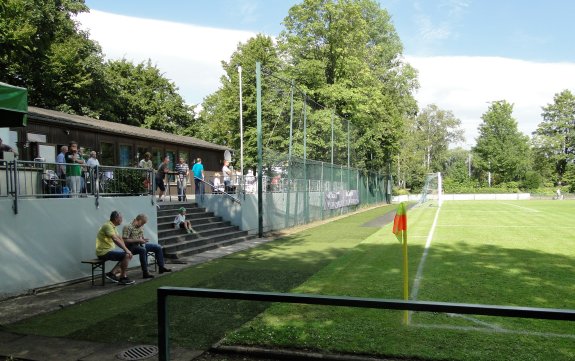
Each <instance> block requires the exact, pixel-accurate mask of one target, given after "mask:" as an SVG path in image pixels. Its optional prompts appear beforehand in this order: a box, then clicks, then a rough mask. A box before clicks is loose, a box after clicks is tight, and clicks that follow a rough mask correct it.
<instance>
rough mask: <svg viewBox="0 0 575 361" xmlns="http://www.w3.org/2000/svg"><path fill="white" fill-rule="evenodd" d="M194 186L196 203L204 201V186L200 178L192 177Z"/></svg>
mask: <svg viewBox="0 0 575 361" xmlns="http://www.w3.org/2000/svg"><path fill="white" fill-rule="evenodd" d="M194 185H195V186H196V202H197V201H198V200H201V201H202V202H203V201H204V184H203V183H202V180H201V179H200V178H196V177H194Z"/></svg>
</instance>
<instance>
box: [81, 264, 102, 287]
mask: <svg viewBox="0 0 575 361" xmlns="http://www.w3.org/2000/svg"><path fill="white" fill-rule="evenodd" d="M82 263H86V264H89V265H90V266H92V286H94V279H95V276H96V273H97V272H98V270H100V271H101V272H102V274H101V277H102V286H104V285H105V284H106V260H104V259H99V258H94V259H86V260H83V261H82Z"/></svg>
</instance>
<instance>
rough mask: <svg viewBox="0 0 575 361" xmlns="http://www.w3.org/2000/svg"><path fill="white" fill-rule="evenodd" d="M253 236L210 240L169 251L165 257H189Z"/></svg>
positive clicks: (252, 237)
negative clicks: (183, 248) (202, 243)
mask: <svg viewBox="0 0 575 361" xmlns="http://www.w3.org/2000/svg"><path fill="white" fill-rule="evenodd" d="M254 238H255V235H246V236H243V237H238V238H232V239H227V240H223V241H219V242H212V243H208V244H205V245H199V246H197V247H191V248H187V249H185V250H181V251H176V252H174V253H169V254H168V256H166V258H167V259H178V258H183V257H189V256H192V255H195V254H198V253H203V252H206V251H210V250H212V249H216V248H220V247H225V246H230V245H232V244H236V243H240V242H245V241H248V240H250V239H254Z"/></svg>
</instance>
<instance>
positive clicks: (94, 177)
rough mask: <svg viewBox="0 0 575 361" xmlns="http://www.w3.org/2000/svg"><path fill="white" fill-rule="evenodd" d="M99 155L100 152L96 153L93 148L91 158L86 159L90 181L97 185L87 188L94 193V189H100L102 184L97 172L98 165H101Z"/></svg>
mask: <svg viewBox="0 0 575 361" xmlns="http://www.w3.org/2000/svg"><path fill="white" fill-rule="evenodd" d="M97 156H98V154H97V153H96V151H95V150H93V151H91V152H90V158H88V160H87V161H86V165H87V166H88V167H89V168H88V171H89V179H88V181H89V182H90V184H94V185H95V187H91V188H92V189H87V191H90V192H92V193H94V191H95V190H96V189H98V187H99V186H100V180H99V179H98V174H97V173H96V169H97V167H99V166H100V161H99V160H98V158H97Z"/></svg>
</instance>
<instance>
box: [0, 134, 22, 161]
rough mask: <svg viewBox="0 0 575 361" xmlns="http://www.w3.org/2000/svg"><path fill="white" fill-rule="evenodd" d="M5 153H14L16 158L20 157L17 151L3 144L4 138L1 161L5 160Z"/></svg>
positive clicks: (0, 153) (0, 139) (0, 154)
mask: <svg viewBox="0 0 575 361" xmlns="http://www.w3.org/2000/svg"><path fill="white" fill-rule="evenodd" d="M4 152H12V153H14V157H17V156H18V152H17V151H16V149H14V148H12V147H11V146H9V145H8V144H4V143H2V138H0V159H4Z"/></svg>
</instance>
